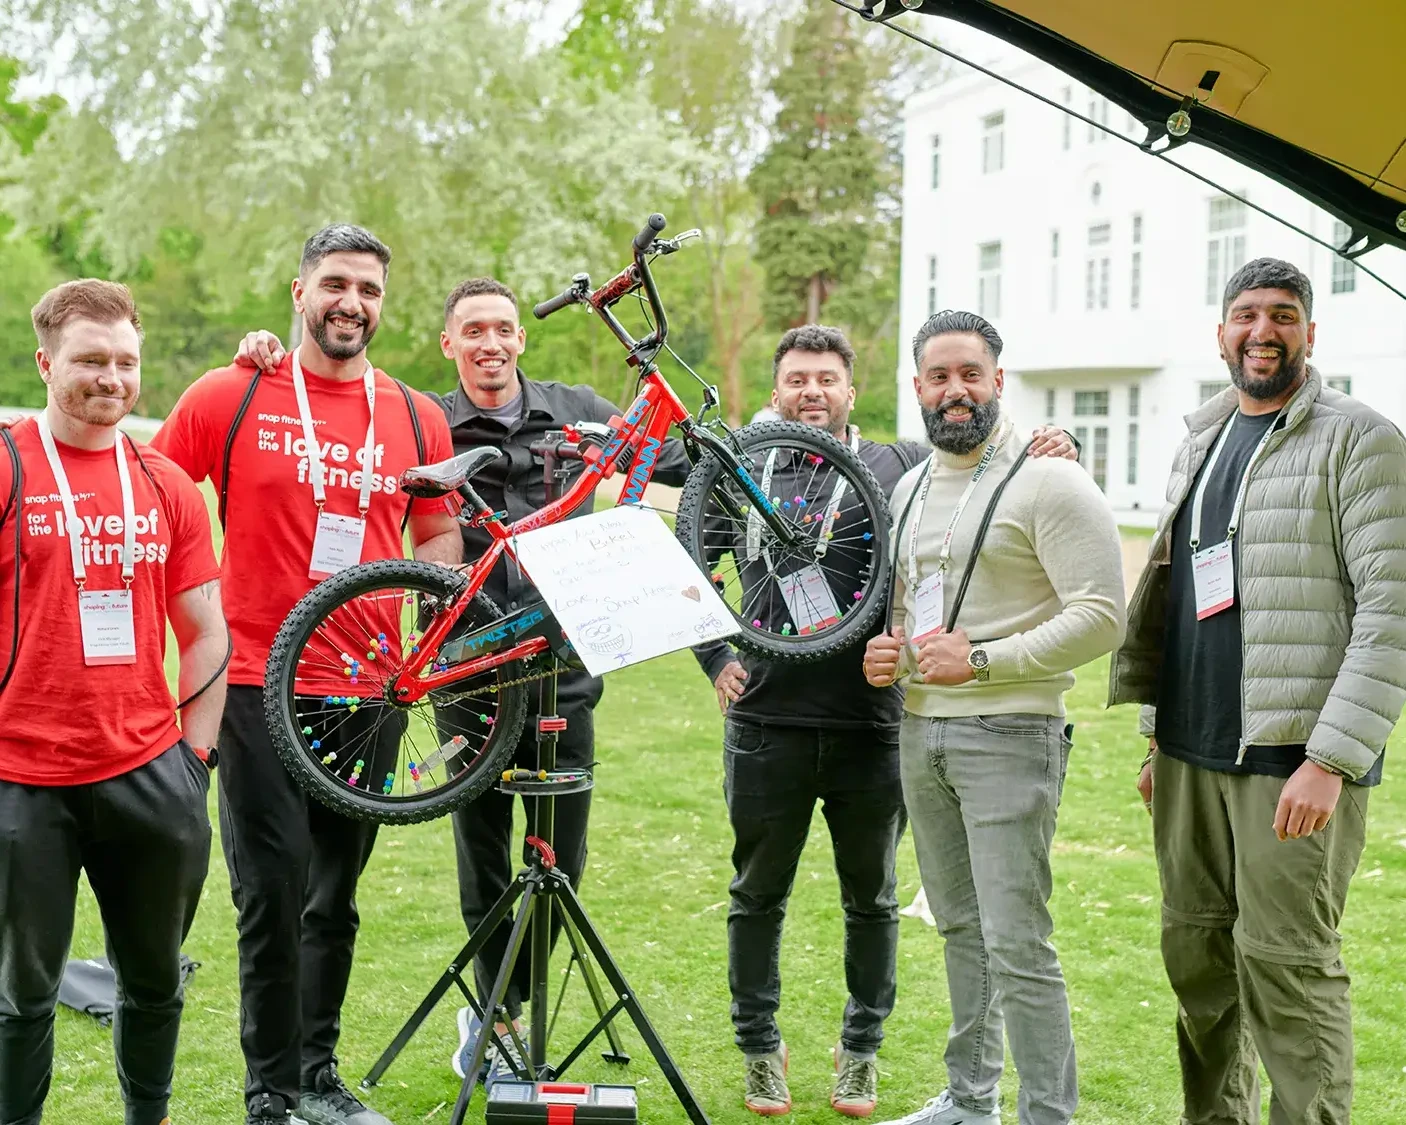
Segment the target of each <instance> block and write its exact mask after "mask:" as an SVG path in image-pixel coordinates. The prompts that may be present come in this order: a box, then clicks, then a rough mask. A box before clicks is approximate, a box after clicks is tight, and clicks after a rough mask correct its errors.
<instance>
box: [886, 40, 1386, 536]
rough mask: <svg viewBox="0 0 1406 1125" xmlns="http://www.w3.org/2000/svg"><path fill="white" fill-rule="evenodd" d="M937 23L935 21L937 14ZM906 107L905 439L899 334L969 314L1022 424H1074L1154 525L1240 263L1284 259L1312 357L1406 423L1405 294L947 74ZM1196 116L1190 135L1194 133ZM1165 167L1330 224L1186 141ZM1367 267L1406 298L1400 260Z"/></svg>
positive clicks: (1089, 457)
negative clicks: (1294, 277) (1300, 300)
mask: <svg viewBox="0 0 1406 1125" xmlns="http://www.w3.org/2000/svg"><path fill="white" fill-rule="evenodd" d="M934 22H935V21H934ZM938 35H939V37H940V38H941V39H942V41H943V42H944V43H945V44H951V45H953V46H954V49H958V50H961V51H962V52H963V53H965V54H968V56H969V57H975V58H976V60H977V61H979V62H982V63H983V64H984V65H989V66H991V67H992V69H994V70H996V71H997V72H998V73H1001V74H1003V75H1006V76H1008V77H1010V78H1012V79H1014V80H1015V81H1017V82H1019V83H1020V84H1021V85H1022V86H1026V87H1029V88H1031V89H1034V90H1036V91H1038V92H1040V93H1041V94H1044V95H1045V96H1046V97H1049V98H1051V99H1053V100H1055V101H1056V102H1060V103H1063V104H1067V105H1070V106H1072V107H1073V108H1075V109H1076V110H1078V111H1080V112H1082V113H1084V114H1086V115H1088V116H1091V117H1096V118H1097V119H1098V120H1099V121H1102V122H1106V123H1107V124H1109V125H1111V126H1113V127H1115V128H1116V129H1118V131H1119V132H1121V133H1122V134H1123V135H1125V136H1132V137H1136V138H1137V139H1141V138H1142V136H1143V135H1144V129H1143V127H1142V125H1141V124H1139V123H1136V122H1134V121H1133V120H1132V119H1131V118H1130V117H1129V115H1128V114H1126V113H1125V112H1123V111H1122V110H1121V109H1119V108H1117V107H1116V106H1112V105H1110V104H1109V103H1108V102H1107V101H1106V100H1105V99H1103V98H1101V97H1099V96H1097V95H1094V94H1091V93H1090V92H1089V91H1088V90H1087V89H1085V88H1082V87H1080V86H1079V85H1078V84H1077V83H1075V82H1073V81H1072V80H1070V79H1068V78H1067V77H1065V76H1064V75H1063V74H1061V73H1060V72H1059V71H1056V70H1054V69H1053V68H1052V67H1050V66H1047V65H1046V64H1044V63H1042V62H1040V61H1039V60H1037V59H1034V58H1032V57H1031V56H1029V55H1026V54H1024V53H1023V52H1020V51H1017V50H1015V49H1014V48H1011V47H1009V46H1007V45H1005V44H1001V43H999V42H998V41H996V40H994V39H991V38H989V37H986V36H981V35H978V33H975V32H972V31H971V30H970V29H967V28H962V27H959V26H958V25H955V24H949V23H947V22H946V21H943V22H942V24H940V25H939V30H938ZM950 73H951V77H950V78H949V79H948V80H947V81H945V82H943V83H941V84H940V85H938V86H936V87H934V88H932V89H929V90H926V91H924V92H922V93H920V94H918V95H916V96H914V97H913V98H911V99H910V100H909V102H908V104H907V113H906V126H905V138H904V183H903V224H904V225H903V264H902V309H901V327H900V333H901V341H902V344H901V347H900V362H899V371H898V382H899V395H898V398H899V426H898V428H899V433H900V434H901V435H902V436H905V437H915V438H920V437H921V436H922V434H923V426H922V420H921V418H920V416H919V412H918V408H917V403H916V401H915V399H914V395H913V390H912V376H913V361H912V358H911V348H910V346H909V342H910V341H911V340H912V338H913V334H914V332H916V330H917V329H918V327H919V325H920V324H921V323H922V322H923V320H924V319H925V318H926V317H927V316H928V315H929V313H931V312H933V311H935V310H938V309H944V308H958V309H971V310H974V311H977V312H980V313H982V314H983V315H985V316H987V317H988V318H989V319H990V320H991V321H992V322H993V323H994V324H995V325H996V327H997V329H998V330H999V331H1000V333H1001V335H1002V337H1003V338H1004V340H1005V344H1006V347H1005V352H1004V354H1003V355H1002V364H1003V366H1004V368H1005V372H1006V391H1005V403H1006V407H1007V409H1008V411H1009V412H1010V413H1011V415H1012V416H1013V417H1014V418H1015V419H1016V421H1017V423H1019V424H1020V425H1022V426H1024V427H1027V428H1028V427H1033V426H1035V425H1037V424H1039V423H1041V422H1054V423H1055V424H1057V425H1059V426H1062V427H1064V428H1065V429H1068V430H1070V431H1071V432H1073V433H1074V434H1075V435H1076V436H1077V437H1078V438H1079V439H1080V441H1081V443H1082V445H1083V448H1084V461H1085V465H1086V466H1087V468H1088V469H1089V471H1090V472H1091V473H1092V474H1093V476H1094V477H1095V479H1096V480H1097V481H1098V482H1099V484H1100V486H1101V487H1103V489H1104V490H1105V491H1106V492H1107V494H1108V496H1109V499H1110V501H1111V503H1112V504H1113V507H1114V508H1115V510H1117V512H1118V514H1119V518H1120V519H1121V520H1122V521H1123V522H1127V523H1151V522H1153V521H1154V520H1155V518H1156V515H1157V512H1158V510H1159V509H1160V507H1161V503H1162V496H1163V492H1164V488H1165V484H1166V479H1167V473H1168V470H1169V468H1170V466H1171V458H1172V453H1173V451H1174V449H1175V448H1176V445H1177V442H1178V441H1179V440H1180V439H1181V437H1182V436H1183V435H1184V434H1185V432H1186V428H1185V424H1184V422H1183V421H1182V419H1183V417H1184V416H1185V415H1186V414H1188V413H1189V412H1191V411H1192V410H1194V409H1195V408H1196V406H1197V405H1198V404H1199V403H1201V402H1204V401H1205V400H1206V398H1208V397H1209V396H1210V395H1212V394H1214V393H1216V392H1218V391H1220V390H1222V389H1224V388H1225V387H1227V386H1228V385H1229V375H1228V373H1227V371H1226V367H1225V364H1224V362H1222V361H1221V359H1220V358H1219V354H1218V351H1217V347H1216V326H1217V324H1218V323H1219V321H1220V313H1221V309H1220V301H1221V293H1222V290H1223V288H1224V286H1225V282H1226V281H1227V279H1228V278H1229V276H1230V274H1231V273H1232V272H1233V271H1234V270H1235V268H1236V267H1238V266H1240V265H1241V264H1243V263H1244V262H1245V261H1247V260H1249V259H1251V258H1256V257H1260V256H1263V255H1273V256H1276V257H1282V258H1286V259H1288V260H1289V261H1291V262H1294V263H1295V264H1296V265H1298V266H1299V268H1301V269H1302V270H1303V271H1304V272H1305V273H1306V274H1308V276H1309V278H1310V279H1311V280H1312V282H1313V287H1314V308H1313V319H1314V320H1315V321H1316V322H1317V326H1318V327H1317V345H1316V347H1315V349H1314V355H1313V362H1314V364H1315V365H1316V366H1317V367H1318V369H1319V370H1320V371H1321V372H1322V373H1323V375H1324V376H1325V378H1327V380H1328V381H1329V383H1330V384H1331V385H1333V386H1336V387H1338V388H1339V389H1340V390H1344V391H1347V392H1348V393H1350V394H1353V395H1356V396H1357V397H1359V398H1361V399H1362V400H1363V401H1364V402H1366V403H1368V404H1369V405H1370V406H1372V407H1374V408H1375V409H1377V410H1379V411H1381V412H1382V413H1383V414H1385V415H1387V416H1388V417H1389V418H1391V419H1393V420H1394V421H1396V422H1397V424H1398V425H1401V424H1402V422H1403V420H1406V302H1403V301H1402V299H1401V298H1400V297H1397V296H1396V295H1394V294H1393V293H1391V292H1389V291H1388V290H1387V289H1385V288H1384V287H1383V286H1382V285H1380V284H1379V283H1378V282H1376V281H1375V280H1373V279H1372V278H1370V277H1368V276H1367V275H1366V274H1364V273H1362V272H1361V271H1360V270H1359V269H1358V268H1357V267H1356V266H1355V265H1353V264H1351V263H1348V262H1345V261H1343V260H1342V259H1340V258H1338V257H1336V256H1335V255H1333V254H1331V253H1330V252H1329V251H1327V250H1326V249H1324V248H1323V247H1320V246H1316V245H1314V244H1313V243H1312V242H1310V241H1309V240H1308V239H1306V238H1304V237H1302V236H1301V235H1298V234H1295V233H1293V232H1292V231H1289V230H1287V229H1286V228H1285V227H1283V226H1281V225H1280V224H1279V223H1276V222H1274V221H1273V220H1271V219H1269V218H1267V217H1266V216H1264V215H1261V214H1259V213H1257V212H1255V211H1254V210H1252V209H1250V208H1248V207H1246V206H1245V205H1244V204H1242V203H1240V202H1238V201H1237V200H1234V199H1231V198H1230V197H1228V196H1226V195H1223V194H1220V193H1219V192H1217V191H1215V190H1214V189H1212V188H1210V187H1208V186H1207V185H1205V184H1204V183H1201V182H1199V181H1197V180H1196V179H1194V178H1192V177H1191V176H1189V175H1187V174H1186V173H1185V172H1183V171H1180V170H1178V169H1177V168H1174V167H1171V166H1169V165H1168V164H1167V163H1166V162H1164V161H1162V160H1158V159H1156V158H1155V157H1152V156H1149V155H1147V154H1145V153H1143V152H1140V151H1139V150H1138V149H1137V148H1135V147H1134V146H1133V145H1130V144H1127V143H1125V142H1124V141H1122V140H1119V139H1118V138H1116V137H1110V136H1108V135H1107V134H1104V133H1101V132H1098V131H1097V130H1094V129H1092V128H1090V127H1089V126H1088V125H1086V124H1085V123H1084V122H1082V121H1077V120H1074V119H1072V118H1070V117H1068V116H1066V115H1065V114H1063V113H1060V112H1059V111H1058V110H1056V109H1055V108H1053V107H1051V106H1048V105H1045V104H1043V103H1041V102H1039V101H1037V100H1036V99H1034V98H1032V97H1030V96H1029V95H1027V94H1024V93H1021V92H1020V91H1018V90H1015V89H1012V88H1010V87H1008V86H1005V85H1004V84H1002V83H1000V82H997V81H996V80H994V79H992V78H988V77H986V76H984V75H982V74H980V73H978V72H976V71H972V70H970V69H969V68H966V67H963V66H960V65H959V64H954V67H953V69H952V71H951V72H950ZM1194 128H1195V126H1194V115H1193V131H1194ZM1171 159H1172V160H1175V161H1177V162H1178V163H1180V164H1183V165H1184V166H1186V167H1188V168H1193V169H1195V170H1196V171H1198V172H1200V173H1201V174H1203V175H1205V176H1207V177H1209V178H1210V179H1211V180H1213V181H1214V182H1216V183H1219V184H1222V185H1224V186H1225V187H1227V188H1228V189H1230V190H1232V191H1235V192H1238V193H1239V194H1241V195H1243V196H1244V197H1245V198H1246V199H1248V200H1250V201H1252V202H1253V203H1255V204H1256V205H1259V206H1262V207H1265V208H1266V209H1268V210H1269V211H1271V212H1273V213H1275V214H1277V215H1281V216H1283V217H1285V218H1287V219H1289V220H1290V221H1291V222H1293V223H1295V224H1296V225H1298V226H1300V227H1302V228H1303V229H1305V230H1308V231H1310V232H1312V233H1314V234H1315V235H1317V236H1319V237H1323V238H1326V239H1327V240H1328V241H1330V242H1335V243H1341V242H1343V241H1345V239H1346V237H1347V232H1346V230H1345V229H1344V228H1343V227H1342V224H1340V223H1337V222H1336V220H1334V219H1333V218H1332V217H1331V216H1330V215H1328V214H1327V213H1326V212H1323V211H1321V210H1320V209H1318V208H1316V207H1314V206H1312V205H1311V204H1309V203H1307V202H1306V201H1304V200H1303V199H1301V198H1300V197H1298V196H1297V195H1295V194H1293V193H1292V192H1291V191H1289V190H1288V189H1287V188H1284V187H1281V186H1280V185H1278V184H1276V183H1274V182H1273V181H1271V180H1269V179H1268V178H1266V177H1264V176H1262V175H1259V174H1257V173H1255V172H1252V171H1250V170H1249V169H1247V168H1245V167H1243V166H1242V165H1239V164H1237V163H1235V162H1234V161H1231V160H1229V159H1227V158H1224V157H1221V156H1219V155H1218V154H1216V153H1212V152H1210V151H1208V150H1206V149H1204V148H1202V147H1200V146H1199V145H1195V144H1186V145H1184V146H1182V147H1180V148H1178V149H1177V150H1176V151H1175V152H1174V153H1173V154H1172V156H1171ZM1362 261H1363V262H1364V263H1365V264H1367V265H1369V266H1370V267H1371V268H1373V269H1374V270H1376V271H1377V272H1379V273H1381V274H1382V275H1383V276H1384V277H1386V278H1387V280H1388V281H1390V282H1391V283H1392V284H1393V285H1396V286H1397V287H1399V288H1403V289H1406V254H1403V253H1401V252H1400V251H1398V250H1395V249H1393V248H1383V249H1379V250H1376V251H1374V252H1372V253H1371V254H1369V255H1367V256H1366V257H1365V258H1363V259H1362Z"/></svg>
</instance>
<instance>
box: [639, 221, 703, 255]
mask: <svg viewBox="0 0 1406 1125" xmlns="http://www.w3.org/2000/svg"><path fill="white" fill-rule="evenodd" d="M702 237H703V232H702V231H701V230H699V228H698V227H694V228H693V229H691V230H686V231H681V232H680V233H679V234H676V235H675V236H674V237H673V238H656V239H655V240H654V245H653V246H651V247H650V250H651V251H652V252H653V253H655V254H661V255H663V254H676V253H678V251H680V250H682V249H683V244H684V243H685V242H691V241H693V240H694V239H695V238H702Z"/></svg>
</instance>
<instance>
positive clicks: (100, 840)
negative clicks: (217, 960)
mask: <svg viewBox="0 0 1406 1125" xmlns="http://www.w3.org/2000/svg"><path fill="white" fill-rule="evenodd" d="M209 791H210V774H209V771H208V770H207V769H206V768H205V766H204V764H203V763H202V762H201V761H200V760H199V759H198V758H196V756H195V755H194V754H193V753H191V751H190V748H189V747H187V746H186V744H185V743H184V742H178V743H177V744H176V745H175V746H173V747H171V748H170V749H169V750H167V751H165V753H163V754H161V755H160V756H159V757H157V758H155V759H153V760H152V761H150V762H148V763H147V764H146V765H144V766H141V767H140V768H138V769H135V770H132V771H131V772H129V773H125V774H121V775H119V776H118V777H114V778H110V779H109V780H107V781H99V782H96V783H94V784H92V785H74V786H56V787H45V786H37V785H16V784H13V783H11V782H8V781H0V1123H3V1125H37V1123H38V1121H39V1117H40V1114H41V1112H42V1110H43V1107H44V1098H45V1097H46V1095H47V1094H48V1092H49V1082H50V1079H51V1076H52V1072H53V1061H54V1006H55V1005H56V1004H57V1003H58V996H59V982H60V981H61V980H62V978H63V970H64V965H65V963H66V962H67V960H68V948H69V943H70V941H71V940H72V938H73V912H74V905H75V902H76V900H77V895H78V872H79V870H80V869H82V870H83V871H86V872H87V874H88V882H89V884H90V885H91V886H92V888H93V894H94V896H95V897H96V898H97V900H98V909H99V911H100V913H101V914H102V920H103V929H104V931H105V932H106V935H107V955H108V959H109V960H110V961H111V962H112V967H113V969H114V970H115V972H116V974H117V1013H116V1018H115V1020H114V1021H113V1051H114V1054H115V1055H116V1060H117V1080H118V1082H119V1083H120V1085H121V1087H122V1099H123V1101H124V1102H125V1103H126V1118H125V1120H126V1122H127V1125H158V1123H159V1122H160V1121H161V1120H162V1118H164V1117H165V1116H166V1103H167V1101H168V1100H169V1098H170V1096H171V1076H172V1072H173V1071H174V1069H175V1061H176V1036H177V1033H178V1032H179V1030H180V1024H181V1003H182V996H181V971H180V956H181V942H182V941H184V940H185V936H186V934H187V933H189V932H190V925H191V922H192V921H193V920H194V918H195V910H196V907H197V906H198V905H199V903H200V889H201V887H202V886H204V884H205V874H206V871H207V870H208V868H209V864H210V818H209V816H208V815H207V814H206V811H205V809H206V804H205V802H206V796H207V794H208V793H209Z"/></svg>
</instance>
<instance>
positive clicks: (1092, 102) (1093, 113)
mask: <svg viewBox="0 0 1406 1125" xmlns="http://www.w3.org/2000/svg"><path fill="white" fill-rule="evenodd" d="M1108 106H1109V101H1108V99H1107V98H1105V97H1103V96H1102V95H1100V94H1095V93H1094V92H1093V91H1092V90H1090V91H1089V143H1090V144H1093V143H1095V142H1096V141H1106V140H1108V133H1107V132H1106V131H1105V130H1103V129H1100V128H1099V127H1098V126H1099V125H1104V126H1106V125H1107V124H1108ZM1095 122H1097V123H1098V124H1097V125H1096V124H1095Z"/></svg>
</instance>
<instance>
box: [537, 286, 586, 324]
mask: <svg viewBox="0 0 1406 1125" xmlns="http://www.w3.org/2000/svg"><path fill="white" fill-rule="evenodd" d="M574 304H576V290H575V289H568V290H566V292H564V293H558V294H557V295H556V296H555V297H553V298H551V299H550V300H547V301H543V302H542V303H541V304H540V305H533V306H532V315H533V316H535V317H536V318H537V319H538V320H546V319H547V317H549V316H551V315H552V313H554V312H557V311H558V310H560V309H564V308H566V306H567V305H574Z"/></svg>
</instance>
